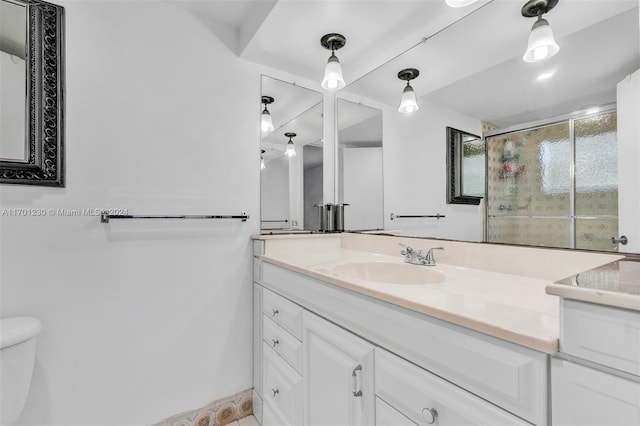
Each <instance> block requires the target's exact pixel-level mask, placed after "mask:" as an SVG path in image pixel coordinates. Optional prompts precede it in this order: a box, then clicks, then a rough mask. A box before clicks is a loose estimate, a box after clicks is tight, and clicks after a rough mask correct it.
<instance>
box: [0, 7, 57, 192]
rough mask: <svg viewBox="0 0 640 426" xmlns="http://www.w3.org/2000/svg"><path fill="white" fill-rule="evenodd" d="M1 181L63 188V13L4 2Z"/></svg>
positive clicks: (1, 28) (0, 57)
mask: <svg viewBox="0 0 640 426" xmlns="http://www.w3.org/2000/svg"><path fill="white" fill-rule="evenodd" d="M0 20H1V22H0V79H1V81H0V91H1V92H0V102H1V104H0V183H11V184H29V185H46V186H64V126H63V125H64V117H63V113H64V98H63V97H64V9H63V8H62V7H60V6H57V5H53V4H50V3H46V2H43V1H39V0H1V1H0Z"/></svg>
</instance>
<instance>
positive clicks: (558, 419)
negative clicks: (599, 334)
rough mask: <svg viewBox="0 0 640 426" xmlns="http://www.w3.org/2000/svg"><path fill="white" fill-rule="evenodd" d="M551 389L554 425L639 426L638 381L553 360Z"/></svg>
mask: <svg viewBox="0 0 640 426" xmlns="http://www.w3.org/2000/svg"><path fill="white" fill-rule="evenodd" d="M623 374H624V373H623ZM551 386H552V387H551V394H552V396H553V401H552V402H551V403H552V406H553V410H551V413H552V417H553V418H552V423H553V424H554V425H558V426H585V425H608V426H614V425H620V426H623V425H624V426H632V425H634V426H635V425H640V382H638V381H633V380H628V379H626V378H623V377H618V376H614V375H612V374H609V373H607V372H604V371H599V370H596V369H593V368H590V367H587V366H584V365H580V364H577V363H574V362H570V361H566V360H563V359H559V358H553V359H552V360H551Z"/></svg>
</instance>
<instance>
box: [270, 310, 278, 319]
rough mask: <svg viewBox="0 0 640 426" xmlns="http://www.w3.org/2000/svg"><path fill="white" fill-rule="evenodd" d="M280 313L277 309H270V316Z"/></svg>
mask: <svg viewBox="0 0 640 426" xmlns="http://www.w3.org/2000/svg"><path fill="white" fill-rule="evenodd" d="M279 313H280V311H278V310H277V309H272V310H271V316H272V317H275V316H276V315H278V314H279Z"/></svg>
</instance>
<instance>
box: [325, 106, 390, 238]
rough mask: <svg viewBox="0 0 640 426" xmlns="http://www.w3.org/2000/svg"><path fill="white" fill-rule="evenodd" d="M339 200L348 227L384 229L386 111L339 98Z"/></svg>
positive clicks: (350, 228)
mask: <svg viewBox="0 0 640 426" xmlns="http://www.w3.org/2000/svg"><path fill="white" fill-rule="evenodd" d="M337 116H338V120H337V125H338V165H339V167H338V171H339V172H338V176H339V177H338V179H339V180H338V199H339V200H340V201H339V202H340V203H343V204H345V215H344V229H346V230H351V231H363V230H376V229H383V228H384V210H383V204H384V202H383V199H384V197H383V181H382V175H383V173H382V111H381V110H379V109H376V108H372V107H368V106H365V105H362V104H359V103H355V102H350V101H347V100H345V99H338V100H337Z"/></svg>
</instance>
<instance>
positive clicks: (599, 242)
mask: <svg viewBox="0 0 640 426" xmlns="http://www.w3.org/2000/svg"><path fill="white" fill-rule="evenodd" d="M616 126H617V123H616V114H615V113H609V114H601V115H597V116H593V117H588V118H583V119H580V120H576V121H575V130H574V133H575V141H576V184H575V186H576V197H575V199H576V248H580V249H588V250H606V251H617V250H616V247H617V246H614V245H613V244H612V243H611V237H613V236H617V235H618V144H617V140H616Z"/></svg>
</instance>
